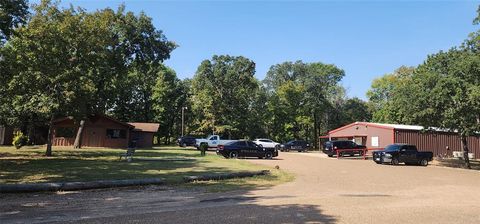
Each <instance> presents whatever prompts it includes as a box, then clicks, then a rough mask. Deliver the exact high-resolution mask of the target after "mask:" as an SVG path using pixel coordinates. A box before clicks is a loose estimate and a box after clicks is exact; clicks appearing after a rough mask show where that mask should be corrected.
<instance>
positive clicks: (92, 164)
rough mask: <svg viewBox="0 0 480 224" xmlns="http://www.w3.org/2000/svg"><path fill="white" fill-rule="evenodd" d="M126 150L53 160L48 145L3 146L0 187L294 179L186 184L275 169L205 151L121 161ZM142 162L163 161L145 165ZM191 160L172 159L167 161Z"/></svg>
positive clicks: (158, 152)
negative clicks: (198, 179)
mask: <svg viewBox="0 0 480 224" xmlns="http://www.w3.org/2000/svg"><path fill="white" fill-rule="evenodd" d="M124 152H125V150H124V149H107V148H82V149H72V148H71V147H68V148H67V147H55V148H54V149H53V154H54V156H53V157H45V156H44V153H45V148H44V147H42V146H35V147H31V146H30V147H23V148H21V149H15V148H13V147H0V183H41V182H67V181H92V180H112V179H137V178H164V179H165V180H166V181H167V182H168V183H169V184H174V185H183V186H185V185H186V186H189V187H192V186H196V187H206V188H207V190H209V191H224V190H234V189H238V188H245V187H262V186H263V187H265V186H272V185H275V184H279V183H283V182H287V181H291V180H292V179H293V176H292V175H290V174H288V173H286V172H283V171H279V170H273V171H272V175H269V176H258V177H252V178H243V179H233V180H223V181H206V182H198V183H190V184H183V177H184V176H190V175H202V174H212V173H215V174H220V173H231V172H239V171H257V170H262V169H269V168H268V167H263V166H260V165H254V164H252V163H249V162H248V161H246V160H231V159H225V158H223V157H220V156H217V155H215V154H213V153H209V154H207V156H205V157H201V156H200V153H199V151H197V150H194V149H185V148H179V147H159V148H152V149H139V150H136V152H135V156H134V160H133V161H132V162H126V161H125V160H120V159H119V155H120V154H121V153H124ZM141 158H148V159H152V158H155V159H159V161H151V160H149V161H142V160H140V159H141ZM182 158H183V159H185V158H187V159H189V160H187V161H166V160H161V159H182Z"/></svg>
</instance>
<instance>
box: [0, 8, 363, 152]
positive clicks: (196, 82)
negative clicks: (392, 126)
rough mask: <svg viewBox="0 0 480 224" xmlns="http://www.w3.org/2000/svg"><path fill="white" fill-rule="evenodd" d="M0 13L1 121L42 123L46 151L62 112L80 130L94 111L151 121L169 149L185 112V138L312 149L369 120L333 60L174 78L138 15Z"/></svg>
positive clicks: (226, 59)
mask: <svg viewBox="0 0 480 224" xmlns="http://www.w3.org/2000/svg"><path fill="white" fill-rule="evenodd" d="M0 8H1V10H2V13H1V16H2V23H1V24H0V25H1V27H0V30H1V31H0V41H1V43H0V71H1V73H2V74H1V76H0V77H1V85H0V93H1V95H2V97H1V98H0V124H4V125H11V126H15V127H20V128H21V129H22V130H23V131H24V132H25V133H27V134H28V133H32V130H35V128H38V127H44V126H45V127H48V132H49V134H48V136H47V153H46V154H47V155H51V140H52V139H51V133H52V131H53V130H52V122H53V121H54V119H56V118H58V117H64V116H71V117H73V118H74V120H75V121H76V123H77V124H78V126H79V127H81V126H82V125H83V121H84V120H85V119H86V118H87V117H88V116H89V115H91V114H94V113H102V114H107V115H109V116H112V117H114V118H116V119H118V120H120V121H136V122H158V123H160V130H159V132H158V133H157V137H158V139H160V140H161V142H162V143H163V144H170V143H171V142H172V140H174V139H175V138H176V137H178V136H179V135H180V133H181V130H180V129H181V113H180V112H181V109H182V107H186V108H187V110H186V111H185V112H186V113H185V114H186V116H185V128H186V133H189V134H193V135H206V134H211V133H216V134H220V135H223V136H226V137H230V138H250V139H252V138H257V137H269V138H272V139H275V140H277V141H287V140H290V139H305V140H308V141H311V142H312V143H314V144H315V145H317V141H318V136H319V135H320V134H323V133H325V132H326V131H328V130H330V129H332V128H336V127H339V126H341V125H343V124H345V123H349V122H353V121H367V120H369V119H370V116H371V115H370V111H369V110H368V107H367V104H366V102H364V101H362V100H360V99H358V98H352V99H349V98H348V97H347V96H346V93H345V92H346V90H345V89H344V88H343V87H342V86H341V85H340V81H341V79H342V78H343V76H344V75H345V72H344V71H343V70H342V69H341V68H338V67H337V66H335V65H333V64H324V63H321V62H316V63H305V62H302V61H296V62H284V63H281V64H277V65H273V66H271V68H270V70H269V71H268V73H267V74H266V77H265V79H264V80H258V79H257V78H255V63H254V62H253V61H252V60H250V59H248V58H245V57H242V56H230V55H214V56H212V58H210V59H206V60H204V61H203V62H202V63H201V64H200V65H199V66H198V69H197V71H196V73H195V75H194V76H193V78H192V79H184V80H181V79H179V78H178V77H177V75H176V73H175V71H174V70H172V69H171V68H168V67H167V66H165V65H164V63H163V62H164V61H165V60H167V59H169V58H170V54H171V52H172V51H173V50H174V49H175V48H177V47H179V46H178V45H177V44H176V43H175V42H174V41H171V40H168V39H167V38H166V36H165V35H164V33H163V32H162V31H161V30H159V29H157V28H156V27H154V25H153V23H152V19H151V18H150V17H148V16H147V15H145V14H144V13H143V12H141V13H139V14H135V13H133V12H128V11H126V10H125V7H124V6H123V5H121V6H119V7H118V8H117V9H116V10H114V9H110V8H105V9H100V10H96V11H93V12H88V11H86V10H85V9H82V8H80V7H74V6H71V7H69V8H62V7H60V6H59V2H52V1H49V0H43V1H41V2H40V3H39V4H37V5H33V6H32V8H31V11H29V8H28V2H27V1H26V0H7V1H3V2H2V5H1V7H0ZM4 21H6V22H4ZM79 130H81V128H80V129H79ZM80 134H81V131H79V133H78V134H77V140H78V139H79V137H78V136H80ZM76 146H79V145H78V142H77V141H76Z"/></svg>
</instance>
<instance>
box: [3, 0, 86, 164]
mask: <svg viewBox="0 0 480 224" xmlns="http://www.w3.org/2000/svg"><path fill="white" fill-rule="evenodd" d="M34 10H35V15H34V16H33V17H32V19H31V20H30V22H29V23H28V24H27V25H26V26H23V27H20V28H19V29H17V30H16V31H15V33H16V34H15V36H14V37H13V38H11V39H10V40H9V41H8V43H7V45H6V46H5V49H6V52H7V53H6V61H8V62H9V63H10V64H11V65H12V67H11V68H12V69H10V72H12V78H11V79H10V80H9V81H8V84H7V86H8V91H9V92H10V93H11V94H10V95H11V96H12V99H11V105H12V111H14V114H13V115H14V116H15V117H17V118H22V117H26V116H34V117H39V118H43V119H42V120H47V121H48V126H49V127H50V128H49V134H48V140H47V151H46V155H47V156H51V155H52V150H51V145H52V137H51V136H52V134H51V133H52V122H53V120H54V118H55V117H56V116H58V115H65V114H66V113H67V111H74V110H75V108H77V107H76V105H77V103H79V102H80V101H81V100H82V93H84V92H87V91H88V89H89V88H90V84H91V83H89V82H88V81H87V82H86V80H84V79H82V78H83V77H84V76H82V71H81V70H79V69H78V68H79V67H78V66H79V62H78V60H77V58H78V54H80V51H78V49H77V48H76V46H80V45H81V43H82V42H83V40H82V39H81V37H80V36H79V35H78V34H79V33H81V32H82V27H81V21H82V14H83V12H82V11H75V10H73V9H65V10H60V9H58V8H57V7H56V6H55V5H51V4H50V3H49V2H47V1H45V2H42V3H41V4H40V5H38V6H37V7H35V9H34Z"/></svg>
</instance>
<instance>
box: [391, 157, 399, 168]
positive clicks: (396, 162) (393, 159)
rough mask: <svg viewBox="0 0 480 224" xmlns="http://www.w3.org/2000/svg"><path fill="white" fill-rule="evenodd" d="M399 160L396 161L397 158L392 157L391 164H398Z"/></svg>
mask: <svg viewBox="0 0 480 224" xmlns="http://www.w3.org/2000/svg"><path fill="white" fill-rule="evenodd" d="M399 163H400V162H399V161H398V159H397V158H392V165H394V166H396V165H398V164H399Z"/></svg>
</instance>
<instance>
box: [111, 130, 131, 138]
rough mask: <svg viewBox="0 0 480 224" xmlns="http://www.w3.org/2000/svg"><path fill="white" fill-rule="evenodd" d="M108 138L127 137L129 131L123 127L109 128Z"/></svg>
mask: <svg viewBox="0 0 480 224" xmlns="http://www.w3.org/2000/svg"><path fill="white" fill-rule="evenodd" d="M107 138H113V139H116V138H121V139H125V138H127V131H126V130H123V129H107Z"/></svg>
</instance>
